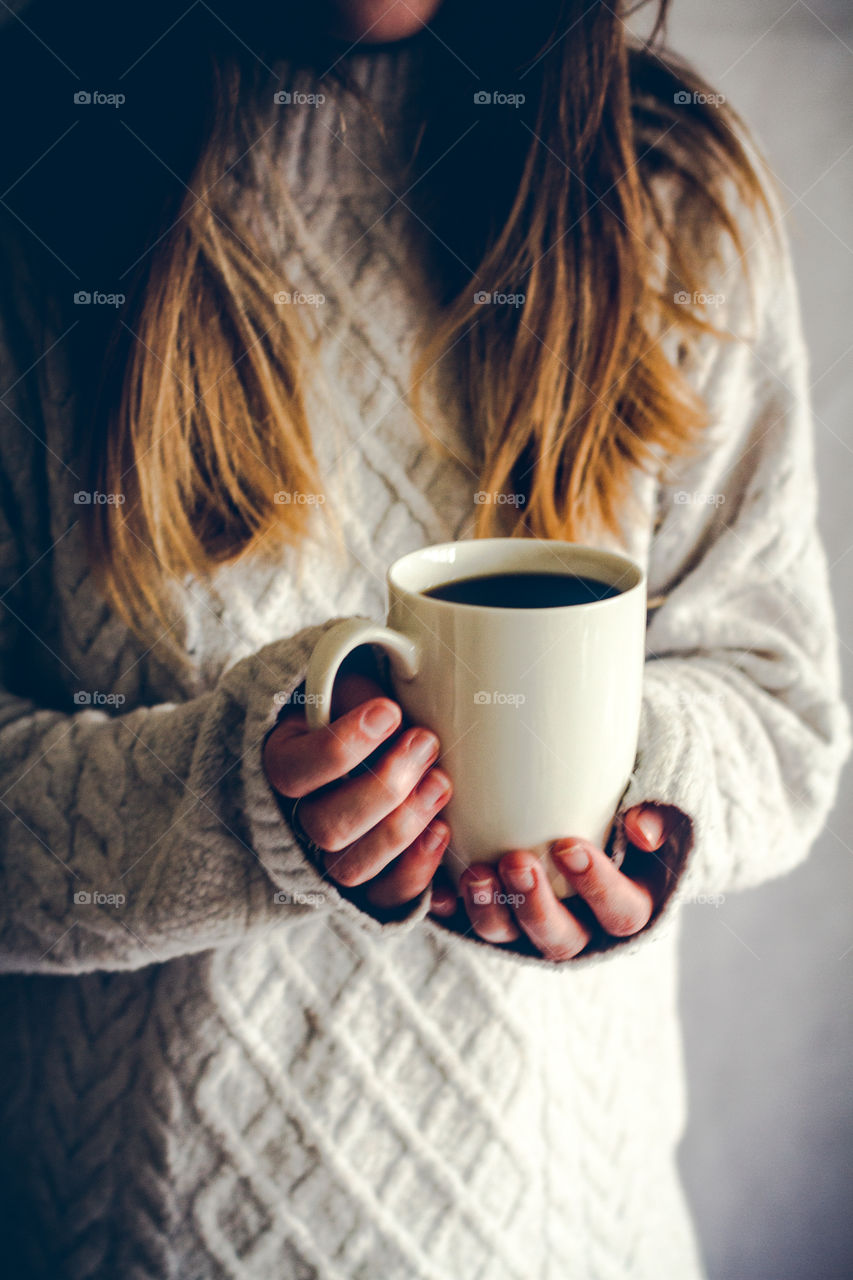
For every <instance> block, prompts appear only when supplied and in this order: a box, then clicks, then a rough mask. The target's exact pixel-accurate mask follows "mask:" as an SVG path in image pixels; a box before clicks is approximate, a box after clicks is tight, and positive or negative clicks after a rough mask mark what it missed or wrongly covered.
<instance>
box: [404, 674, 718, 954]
mask: <svg viewBox="0 0 853 1280" xmlns="http://www.w3.org/2000/svg"><path fill="white" fill-rule="evenodd" d="M676 662H677V663H679V664H680V660H676ZM671 665H672V664H671V663H670V661H669V660H664V659H660V660H658V659H654V660H651V661H649V662H647V663H646V670H645V675H644V682H643V706H642V713H641V718H640V735H639V745H638V750H637V757H636V761H635V764H634V770H633V772H632V774H631V777H630V779H629V781H628V785H627V787H626V788H625V791H624V793H623V795H622V798H621V800H620V802H619V807H618V810H617V814H616V819H615V822H614V826H613V834H612V836H611V840H610V847H609V849H608V852H609V853H610V855H611V857H612V858H613V861H614V862H615V864H616V865H617V866H619V865H620V864H621V862H622V860H623V858H624V856H625V853H626V851H627V849H628V840H627V838H626V836H625V831H624V827H623V823H622V820H623V818H624V816H625V814H626V813H627V812H628V810H629V809H632V808H633V807H634V806H635V805H640V804H649V805H654V804H658V805H665V806H667V807H670V808H673V809H676V810H678V812H679V814H680V815H681V816H680V820H678V821H677V822H676V825H675V828H674V830H673V831H672V832H671V834H670V835H669V837H668V839H667V841H666V843H665V844H664V845H663V846H662V848H661V849H659V850H658V851H657V853H656V855H655V856H656V857H657V858H659V859H660V860H661V863H662V864H663V867H664V870H665V875H664V879H663V886H662V890H661V891H660V892H659V896H658V900H657V904H656V906H655V909H654V912H653V913H652V916H651V918H650V920H649V921H648V923H647V924H646V925H645V926H644V928H643V929H641V930H640V931H639V932H638V933H635V934H631V935H630V936H628V937H625V938H616V937H614V936H612V935H611V934H607V933H605V932H604V930H597V931H596V932H595V933H594V934H593V936H592V938H591V940H590V942H589V944H588V945H587V946H586V947H585V948H584V950H583V951H582V952H581V953H580V955H578V956H575V957H574V959H572V960H567V961H566V962H565V963H564V964H560V965H555V964H554V963H553V961H550V960H546V959H545V958H544V957H543V956H542V955H541V953H540V952H538V951H537V950H536V949H535V948H534V947H533V945H532V944H531V943H529V942H527V940H526V939H524V940H521V941H519V942H513V943H506V944H502V945H501V946H495V944H494V943H490V942H486V941H484V940H483V939H481V938H479V937H478V936H477V935H476V934H474V933H473V931H469V932H465V933H459V932H456V931H454V930H452V929H449V928H447V927H445V926H444V925H442V924H439V923H438V922H433V921H432V919H431V920H430V927H432V928H436V929H438V930H439V931H440V933H441V936H442V938H444V939H449V940H450V945H459V946H463V947H470V946H471V945H472V943H473V944H474V945H475V946H481V947H486V948H488V949H489V951H491V952H492V953H496V954H498V955H501V956H503V957H505V958H506V959H507V960H508V961H509V962H510V963H513V964H524V965H537V966H539V967H544V968H547V969H549V970H556V971H558V972H559V971H563V972H570V971H575V970H577V969H583V968H588V967H589V966H591V965H595V964H599V963H601V961H602V960H604V959H607V958H609V957H610V956H611V955H616V954H619V955H624V956H628V955H634V954H636V953H637V952H639V951H642V950H645V948H646V947H648V946H650V945H654V943H655V942H656V941H657V940H658V939H660V938H663V937H665V936H666V935H667V934H668V933H669V932H670V931H671V929H672V928H673V927H674V926H675V921H676V916H677V908H678V905H679V904H680V903H681V902H684V901H689V900H691V895H692V894H693V893H695V887H694V885H693V881H694V873H697V872H698V868H697V867H696V865H695V850H696V849H697V848H705V847H706V845H705V841H706V840H708V839H713V836H712V835H711V834H710V833H709V824H710V803H709V796H710V787H711V786H712V777H711V774H712V764H711V760H712V756H711V755H709V750H708V746H707V744H706V740H705V736H704V734H703V732H702V727H701V724H700V723H699V719H698V717H697V716H696V715H695V712H694V713H693V714H691V710H690V707H689V706H688V705H687V700H686V699H685V695H684V691H683V688H682V687H681V685H680V683H679V681H678V679H677V678H675V679H674V678H673V672H672V671H671V670H669V668H670V666H671Z"/></svg>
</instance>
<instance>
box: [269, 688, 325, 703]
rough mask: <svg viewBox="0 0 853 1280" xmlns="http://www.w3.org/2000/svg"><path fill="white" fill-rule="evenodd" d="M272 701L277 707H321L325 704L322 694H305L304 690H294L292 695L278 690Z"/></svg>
mask: <svg viewBox="0 0 853 1280" xmlns="http://www.w3.org/2000/svg"><path fill="white" fill-rule="evenodd" d="M272 700H273V702H274V704H275V705H276V706H277V707H322V706H324V705H325V702H326V698H325V697H324V696H323V694H322V693H306V692H305V690H304V689H294V691H293V693H287V692H286V691H285V690H284V689H279V690H277V692H276V693H274V694H273V696H272Z"/></svg>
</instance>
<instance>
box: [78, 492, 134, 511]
mask: <svg viewBox="0 0 853 1280" xmlns="http://www.w3.org/2000/svg"><path fill="white" fill-rule="evenodd" d="M124 499H125V495H124V494H123V493H101V491H100V489H78V490H77V492H76V493H75V494H74V499H73V501H74V505H75V506H76V507H120V506H122V505H123V503H124Z"/></svg>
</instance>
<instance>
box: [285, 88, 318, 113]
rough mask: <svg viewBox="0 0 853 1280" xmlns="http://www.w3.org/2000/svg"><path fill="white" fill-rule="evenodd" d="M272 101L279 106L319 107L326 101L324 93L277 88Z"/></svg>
mask: <svg viewBox="0 0 853 1280" xmlns="http://www.w3.org/2000/svg"><path fill="white" fill-rule="evenodd" d="M272 97H273V102H275V103H277V104H278V105H279V106H280V107H315V108H316V107H321V106H322V105H323V103H324V102H325V101H326V95H325V93H296V92H291V91H290V90H289V89H277V90H276V92H275V93H274V94H273V96H272Z"/></svg>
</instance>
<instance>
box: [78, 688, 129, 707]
mask: <svg viewBox="0 0 853 1280" xmlns="http://www.w3.org/2000/svg"><path fill="white" fill-rule="evenodd" d="M126 701H127V699H126V698H125V696H124V694H123V693H101V691H100V689H95V690H89V689H77V690H76V691H75V693H74V705H75V707H123V706H124V704H125V702H126Z"/></svg>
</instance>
